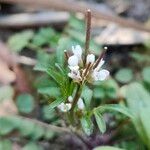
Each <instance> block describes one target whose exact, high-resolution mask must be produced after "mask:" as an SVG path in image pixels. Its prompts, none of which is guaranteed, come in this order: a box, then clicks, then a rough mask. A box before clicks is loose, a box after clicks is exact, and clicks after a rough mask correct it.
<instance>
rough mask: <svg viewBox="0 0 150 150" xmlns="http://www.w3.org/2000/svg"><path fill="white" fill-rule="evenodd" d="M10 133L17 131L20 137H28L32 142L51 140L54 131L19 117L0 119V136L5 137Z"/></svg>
mask: <svg viewBox="0 0 150 150" xmlns="http://www.w3.org/2000/svg"><path fill="white" fill-rule="evenodd" d="M12 131H18V132H19V133H20V135H21V136H23V137H29V138H30V139H32V140H38V139H40V138H42V137H43V138H46V139H48V138H52V137H53V136H54V131H52V130H51V129H49V128H46V127H44V126H42V125H41V124H37V123H36V122H34V121H33V120H32V119H31V120H26V119H25V118H20V117H13V116H12V117H1V118H0V136H3V135H7V134H9V133H11V132H12Z"/></svg>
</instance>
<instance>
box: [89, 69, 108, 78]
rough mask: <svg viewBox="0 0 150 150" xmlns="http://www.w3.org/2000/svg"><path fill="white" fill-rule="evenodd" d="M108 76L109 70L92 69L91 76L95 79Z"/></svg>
mask: <svg viewBox="0 0 150 150" xmlns="http://www.w3.org/2000/svg"><path fill="white" fill-rule="evenodd" d="M108 76H109V71H108V70H105V69H102V70H100V71H97V70H94V71H93V73H92V77H93V79H94V80H95V81H99V80H100V81H103V80H105V79H106V78H107V77H108Z"/></svg>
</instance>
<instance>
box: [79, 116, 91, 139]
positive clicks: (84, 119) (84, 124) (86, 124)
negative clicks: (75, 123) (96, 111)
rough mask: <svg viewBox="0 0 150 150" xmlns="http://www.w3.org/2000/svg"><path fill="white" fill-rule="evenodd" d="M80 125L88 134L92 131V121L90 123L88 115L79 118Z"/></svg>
mask: <svg viewBox="0 0 150 150" xmlns="http://www.w3.org/2000/svg"><path fill="white" fill-rule="evenodd" d="M81 125H82V129H83V131H84V132H85V133H86V134H87V135H88V136H89V135H91V134H92V132H93V123H92V121H91V119H90V117H88V116H84V117H82V119H81Z"/></svg>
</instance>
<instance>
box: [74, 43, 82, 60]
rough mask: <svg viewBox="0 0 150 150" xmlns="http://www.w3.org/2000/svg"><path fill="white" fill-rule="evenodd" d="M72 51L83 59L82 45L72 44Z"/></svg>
mask: <svg viewBox="0 0 150 150" xmlns="http://www.w3.org/2000/svg"><path fill="white" fill-rule="evenodd" d="M72 52H73V54H74V55H76V56H77V57H78V58H79V59H81V56H82V48H81V46H80V45H76V46H75V47H74V46H72Z"/></svg>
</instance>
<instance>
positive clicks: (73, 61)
mask: <svg viewBox="0 0 150 150" xmlns="http://www.w3.org/2000/svg"><path fill="white" fill-rule="evenodd" d="M78 63H79V59H78V57H77V56H76V55H73V56H70V57H69V59H68V64H69V66H78Z"/></svg>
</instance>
